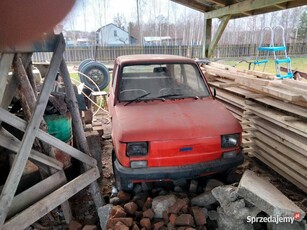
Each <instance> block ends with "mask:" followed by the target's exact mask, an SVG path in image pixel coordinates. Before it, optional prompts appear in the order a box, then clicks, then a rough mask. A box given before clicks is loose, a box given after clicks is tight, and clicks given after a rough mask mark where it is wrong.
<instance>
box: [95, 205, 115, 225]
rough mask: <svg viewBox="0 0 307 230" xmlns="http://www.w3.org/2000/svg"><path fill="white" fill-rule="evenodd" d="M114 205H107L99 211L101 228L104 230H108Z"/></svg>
mask: <svg viewBox="0 0 307 230" xmlns="http://www.w3.org/2000/svg"><path fill="white" fill-rule="evenodd" d="M112 207H113V205H112V204H107V205H105V206H103V207H100V208H99V209H98V216H99V220H100V227H101V229H102V230H106V229H107V221H108V219H109V217H110V214H111V211H112Z"/></svg>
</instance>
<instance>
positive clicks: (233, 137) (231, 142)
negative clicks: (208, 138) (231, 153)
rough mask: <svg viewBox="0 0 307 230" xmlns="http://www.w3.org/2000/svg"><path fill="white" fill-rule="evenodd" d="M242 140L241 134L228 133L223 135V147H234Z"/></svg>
mask: <svg viewBox="0 0 307 230" xmlns="http://www.w3.org/2000/svg"><path fill="white" fill-rule="evenodd" d="M239 142H240V134H239V133H236V134H228V135H222V136H221V147H222V148H223V149H226V148H233V147H236V146H238V145H239Z"/></svg>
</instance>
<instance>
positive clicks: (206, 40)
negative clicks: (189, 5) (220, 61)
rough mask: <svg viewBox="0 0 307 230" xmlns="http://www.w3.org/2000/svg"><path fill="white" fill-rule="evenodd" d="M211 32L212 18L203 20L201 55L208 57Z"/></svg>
mask: <svg viewBox="0 0 307 230" xmlns="http://www.w3.org/2000/svg"><path fill="white" fill-rule="evenodd" d="M211 33H212V19H205V20H204V32H203V47H202V57H203V58H205V57H208V50H209V46H210V42H211Z"/></svg>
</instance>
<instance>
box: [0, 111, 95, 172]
mask: <svg viewBox="0 0 307 230" xmlns="http://www.w3.org/2000/svg"><path fill="white" fill-rule="evenodd" d="M0 118H1V120H2V121H4V122H6V123H8V124H10V125H12V126H14V127H15V128H17V129H19V130H21V131H25V130H26V126H27V122H26V121H24V120H22V119H21V118H19V117H16V116H12V114H11V113H10V112H8V111H6V110H4V109H2V108H0ZM37 138H38V139H40V140H42V141H44V142H46V143H48V144H50V145H52V146H54V147H56V148H58V149H60V150H62V151H63V152H65V153H67V154H69V155H70V156H72V157H74V158H76V159H78V160H80V161H81V162H83V163H85V164H88V165H89V166H92V167H95V166H96V165H97V162H96V160H95V159H94V158H92V157H90V156H88V155H86V154H84V153H83V152H81V151H80V150H78V149H75V148H74V147H72V146H70V145H68V144H66V143H65V142H63V141H61V140H59V139H57V138H56V137H54V136H51V135H50V134H48V133H46V132H44V131H42V130H40V129H39V130H38V132H37Z"/></svg>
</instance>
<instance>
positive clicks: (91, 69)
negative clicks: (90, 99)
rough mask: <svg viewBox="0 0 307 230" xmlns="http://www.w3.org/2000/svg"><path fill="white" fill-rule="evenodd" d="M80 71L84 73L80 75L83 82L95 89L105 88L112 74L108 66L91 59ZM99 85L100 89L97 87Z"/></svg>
mask: <svg viewBox="0 0 307 230" xmlns="http://www.w3.org/2000/svg"><path fill="white" fill-rule="evenodd" d="M80 72H81V73H83V74H84V75H86V76H88V77H86V76H84V75H82V74H80V75H81V77H80V80H81V82H83V83H84V84H85V85H86V86H88V87H89V88H91V89H92V90H94V91H98V90H103V89H105V88H106V87H107V86H108V84H109V82H110V75H109V70H108V68H107V67H106V66H105V65H103V64H101V63H99V62H95V61H90V62H88V63H86V64H85V65H84V66H83V67H82V68H81V69H80ZM97 86H98V88H99V89H97Z"/></svg>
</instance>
